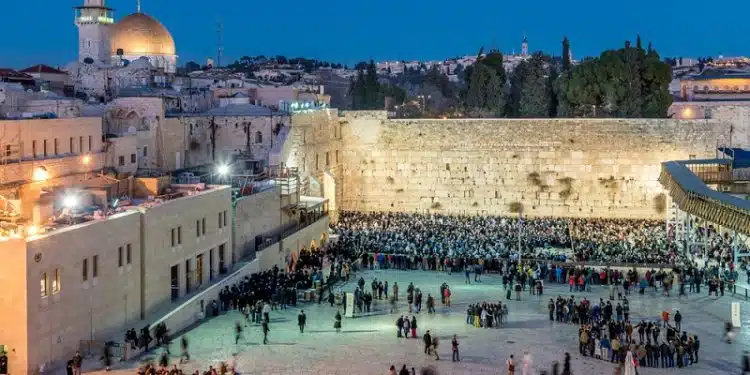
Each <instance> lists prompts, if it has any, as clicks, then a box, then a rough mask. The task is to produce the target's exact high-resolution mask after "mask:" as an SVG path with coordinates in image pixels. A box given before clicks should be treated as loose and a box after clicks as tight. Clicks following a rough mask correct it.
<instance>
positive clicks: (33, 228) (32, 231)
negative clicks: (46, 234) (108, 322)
mask: <svg viewBox="0 0 750 375" xmlns="http://www.w3.org/2000/svg"><path fill="white" fill-rule="evenodd" d="M26 233H27V234H28V235H29V236H35V235H36V234H37V233H39V227H37V226H36V225H32V226H30V227H28V228H26Z"/></svg>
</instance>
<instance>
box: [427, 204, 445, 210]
mask: <svg viewBox="0 0 750 375" xmlns="http://www.w3.org/2000/svg"><path fill="white" fill-rule="evenodd" d="M442 207H443V205H441V204H440V202H434V203H432V206H430V208H432V209H433V210H439V209H441V208H442Z"/></svg>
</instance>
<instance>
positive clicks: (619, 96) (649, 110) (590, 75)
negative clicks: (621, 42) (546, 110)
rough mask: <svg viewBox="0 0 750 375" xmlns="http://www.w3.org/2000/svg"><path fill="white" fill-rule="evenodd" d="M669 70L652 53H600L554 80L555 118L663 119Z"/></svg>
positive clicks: (624, 50)
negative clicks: (556, 109) (568, 74)
mask: <svg viewBox="0 0 750 375" xmlns="http://www.w3.org/2000/svg"><path fill="white" fill-rule="evenodd" d="M671 75H672V74H671V67H670V65H669V64H668V63H667V62H663V61H661V60H660V58H659V54H658V53H657V52H656V51H655V50H654V49H653V47H652V48H651V49H650V51H645V50H643V49H639V48H632V47H630V44H629V43H626V44H625V47H624V48H622V49H619V50H608V51H604V52H603V53H602V54H601V55H600V56H599V57H598V58H593V59H587V60H584V61H583V62H581V63H580V64H578V65H577V66H575V67H574V68H573V69H572V70H571V75H570V77H569V78H568V77H566V76H565V75H562V76H561V77H560V78H558V82H557V85H556V93H557V99H558V111H557V112H558V116H597V117H599V116H611V117H666V116H667V110H668V108H669V105H670V104H671V100H672V99H671V95H670V94H669V83H670V81H671V79H672V77H671Z"/></svg>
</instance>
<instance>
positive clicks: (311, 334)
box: [113, 270, 750, 375]
mask: <svg viewBox="0 0 750 375" xmlns="http://www.w3.org/2000/svg"><path fill="white" fill-rule="evenodd" d="M360 275H363V276H364V278H365V281H366V286H365V287H366V288H367V289H369V283H370V282H371V281H372V279H373V277H377V278H378V279H379V280H383V281H386V280H387V281H388V283H389V289H392V285H393V282H394V281H397V282H398V284H399V289H400V290H399V294H400V303H399V305H398V311H397V312H395V313H393V314H390V313H389V309H390V306H389V304H388V303H387V302H385V300H383V301H376V302H375V303H374V312H373V315H372V316H367V317H358V318H344V320H343V329H342V332H341V333H338V334H337V333H336V332H335V331H334V329H333V321H334V319H333V316H334V315H335V313H336V310H337V308H336V307H330V306H329V305H328V304H327V303H325V302H324V303H323V304H322V305H318V304H301V305H300V306H298V307H297V308H290V309H288V310H276V311H273V312H272V313H271V314H270V316H271V325H270V330H271V331H270V333H269V341H270V342H269V345H262V333H261V331H260V327H259V326H257V325H253V324H251V325H249V326H248V327H246V328H245V331H244V332H243V336H244V338H243V339H242V340H240V344H239V345H235V344H234V324H235V322H236V321H242V320H243V319H244V318H243V316H242V315H241V314H240V313H239V312H234V311H233V312H230V313H228V314H225V315H221V316H219V317H217V318H214V319H211V320H208V321H207V322H205V323H203V324H201V325H199V326H198V327H196V328H194V329H193V330H191V331H189V332H187V333H186V335H187V337H188V340H189V345H190V350H189V351H190V355H191V361H189V362H187V363H185V364H183V365H182V368H183V369H184V370H185V372H186V373H189V372H192V371H193V370H196V369H198V370H201V371H203V370H205V369H207V368H208V366H209V365H212V366H214V367H217V366H218V365H219V363H220V362H221V361H227V362H228V363H231V361H232V354H234V353H237V357H236V366H237V370H238V372H239V373H241V374H264V375H268V374H270V375H273V374H295V375H305V374H311V375H312V374H315V375H318V374H320V375H333V374H342V375H343V374H361V375H365V374H373V375H375V374H387V372H388V368H389V367H390V365H392V364H393V365H395V366H396V368H397V369H400V368H401V366H402V365H403V364H406V365H407V367H408V368H411V367H415V368H416V369H417V370H419V368H420V367H422V366H425V365H433V366H435V367H436V368H437V369H438V371H439V373H440V374H472V375H476V374H505V373H507V371H506V366H505V361H506V359H507V358H508V356H509V355H511V354H514V355H515V358H516V361H517V363H518V364H519V365H520V361H521V359H522V355H523V352H524V351H526V350H528V351H529V352H530V353H531V354H532V357H533V367H534V370H535V373H538V372H539V371H540V370H547V371H549V370H550V368H551V365H552V363H553V362H554V361H559V362H560V363H561V365H562V361H563V357H564V353H565V352H569V353H570V354H571V356H572V361H571V362H572V369H573V373H574V374H585V375H596V374H612V373H613V366H612V364H610V363H609V362H606V361H602V360H597V359H592V358H589V357H583V358H582V357H581V356H580V355H579V354H578V339H577V332H578V331H577V330H578V327H577V326H576V325H568V324H564V323H552V322H550V321H549V318H548V313H547V306H546V305H547V302H548V300H549V298H554V297H556V296H557V295H560V294H561V295H570V294H571V293H569V292H568V287H567V285H559V284H549V285H547V286H546V288H545V295H544V296H543V297H542V298H539V297H537V296H532V295H529V294H528V291H527V292H524V293H523V294H522V301H515V300H514V301H508V303H509V310H510V313H509V321H510V322H509V324H508V325H507V326H505V327H504V328H500V329H482V328H474V327H473V326H470V325H467V324H466V323H465V321H466V315H465V314H466V313H465V312H466V307H467V306H468V305H469V304H471V303H476V302H481V301H495V302H496V301H498V300H502V301H503V303H505V302H506V300H505V298H504V297H505V293H504V291H503V287H502V282H501V279H500V277H498V276H494V275H484V276H482V283H473V282H472V284H470V285H466V284H464V275H463V274H453V275H450V276H449V275H448V274H447V273H438V272H425V271H409V272H407V271H394V270H387V271H383V270H379V271H378V270H376V271H367V272H365V273H360V274H358V275H357V277H356V278H353V279H352V280H351V281H350V282H349V283H348V284H346V285H344V286H341V287H339V288H337V289H345V290H347V291H353V288H354V286H355V284H356V281H357V280H358V279H359V276H360ZM472 281H473V275H472ZM409 282H413V283H414V285H415V286H416V287H419V288H420V289H421V290H422V293H423V294H424V298H425V300H426V297H427V293H430V294H432V295H433V296H437V295H438V293H439V286H440V284H441V283H442V282H447V283H448V284H449V285H450V286H451V290H452V307H451V308H450V309H448V308H445V307H443V306H441V305H440V304H439V302H440V300H439V298H437V297H436V302H437V303H436V304H437V313H436V314H433V315H428V314H426V309H424V310H423V312H422V313H421V314H417V322H418V323H417V325H418V330H417V334H418V337H419V338H418V339H403V338H397V337H396V327H395V321H396V319H397V318H398V316H399V315H400V314H403V313H406V312H407V306H406V302H405V300H406V287H407V286H408V285H409ZM702 291H703V290H702ZM389 292H390V290H389ZM514 294H515V293H514ZM573 294H575V295H576V299H581V298H583V297H587V298H588V299H589V300H598V299H599V298H600V297H602V298H605V299H606V298H607V295H608V292H607V289H606V288H605V287H601V286H594V289H593V292H592V293H573ZM630 300H631V302H630V306H631V315H632V318H631V320H633V321H637V320H640V319H641V318H648V319H652V320H655V319H657V318H658V317H659V316H660V313H661V311H662V310H664V309H669V310H670V311H672V314H674V311H675V310H680V312H681V313H682V315H683V323H682V327H683V330H686V331H687V332H688V333H691V334H697V335H698V336H699V338H700V340H701V349H700V353H699V357H700V362H699V363H698V364H695V365H693V366H689V367H686V368H683V369H677V368H675V369H669V370H662V369H655V368H643V369H641V371H640V374H646V375H649V374H663V373H666V372H670V373H676V374H708V373H710V374H712V375H721V374H736V373H738V371H739V363H740V357H741V354H742V350H743V349H744V348H746V347H747V344H748V343H749V342H750V337H749V336H748V334H747V329H744V330H743V331H742V332H740V333H739V334H738V337H737V338H738V340H736V342H735V344H731V345H730V344H726V343H724V342H722V341H721V336H722V329H723V322H724V321H725V320H728V319H729V316H730V302H733V301H741V300H740V299H733V298H732V297H728V296H727V297H721V298H718V299H714V298H712V297H707V296H706V295H705V294H701V295H700V296H698V295H695V294H692V295H690V296H689V297H688V298H687V299H685V298H683V299H678V298H677V297H671V298H665V297H662V296H660V295H659V296H651V295H648V294H646V295H644V296H641V295H638V294H637V293H636V294H632V295H631V298H630ZM741 303H742V323H743V325H747V324H750V307H748V304H747V303H745V302H741ZM299 307H301V308H302V309H304V310H305V313H306V315H307V322H308V324H307V328H306V329H305V333H304V334H300V332H299V329H298V327H297V314H298V312H299ZM342 315H343V310H342ZM426 329H429V330H430V331H431V332H432V333H433V335H435V334H437V335H438V336H439V337H440V339H441V340H440V350H439V351H440V356H441V359H440V361H436V360H435V359H434V358H433V357H427V356H426V355H425V354H424V348H423V345H422V339H421V337H422V335H423V334H424V332H425V330H426ZM662 332H663V331H662ZM453 334H457V335H458V337H459V342H460V351H461V362H457V363H454V362H451V347H450V342H451V338H452V336H453ZM662 335H663V333H662ZM634 336H637V335H634ZM179 342H180V338H179V337H175V338H174V340H173V344H172V355H173V356H172V359H171V364H172V363H177V361H178V357H177V356H178V355H179V351H180V349H179ZM160 351H161V349H157V350H155V351H153V352H152V353H151V358H153V359H156V358H157V355H158V354H159V353H160ZM141 360H143V359H141ZM137 365H138V363H135V362H134V363H125V364H121V365H120V366H118V367H119V368H118V369H117V370H113V372H115V373H122V374H133V373H134V372H135V370H134V368H135V367H136V366H137ZM518 367H520V366H518ZM561 369H562V368H561ZM517 373H519V374H520V371H517Z"/></svg>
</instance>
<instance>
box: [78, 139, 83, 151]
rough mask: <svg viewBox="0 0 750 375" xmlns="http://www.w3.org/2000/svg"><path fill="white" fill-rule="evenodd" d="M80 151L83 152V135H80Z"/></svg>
mask: <svg viewBox="0 0 750 375" xmlns="http://www.w3.org/2000/svg"><path fill="white" fill-rule="evenodd" d="M78 152H83V136H80V137H78Z"/></svg>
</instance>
